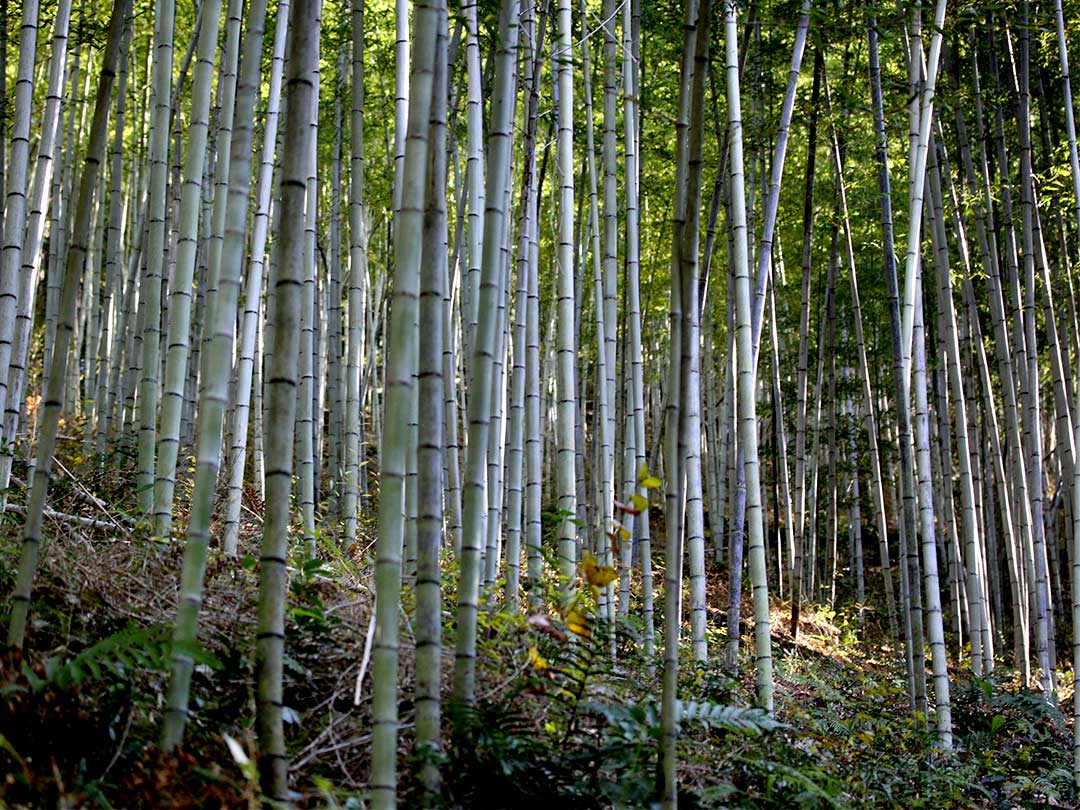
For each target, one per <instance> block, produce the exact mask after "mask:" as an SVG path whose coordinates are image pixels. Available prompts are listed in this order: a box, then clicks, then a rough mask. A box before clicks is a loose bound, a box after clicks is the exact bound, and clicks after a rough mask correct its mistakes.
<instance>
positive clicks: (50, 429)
mask: <svg viewBox="0 0 1080 810" xmlns="http://www.w3.org/2000/svg"><path fill="white" fill-rule="evenodd" d="M129 7H130V2H129V0H120V2H119V3H117V5H115V6H114V7H113V12H112V17H111V18H110V20H109V29H108V37H107V40H106V45H105V51H104V56H103V58H102V63H101V73H100V79H99V82H98V89H97V98H96V100H95V103H94V118H93V122H92V124H91V127H90V134H89V138H88V141H87V147H86V157H85V158H84V167H83V171H82V175H81V178H80V181H79V195H78V198H77V203H76V205H75V207H74V208H73V209H72V210H73V214H72V223H71V228H70V231H69V232H70V234H71V244H70V246H69V249H68V255H67V263H66V266H65V268H64V278H63V281H62V285H61V296H60V301H59V304H60V306H59V311H58V313H57V314H58V321H57V331H56V345H55V346H54V348H53V353H52V358H51V360H52V362H51V363H50V365H49V372H48V378H47V380H46V383H45V397H44V409H43V412H42V419H41V426H40V434H39V439H38V449H37V463H36V465H35V467H34V472H33V476H34V477H33V482H32V484H31V487H30V498H29V501H28V506H27V509H28V513H27V517H26V523H25V525H24V528H23V539H22V553H21V556H20V559H19V571H18V577H17V580H16V584H15V591H14V594H13V595H12V597H11V598H12V608H11V617H10V619H9V621H8V638H7V640H8V645H9V646H13V647H21V646H22V643H23V640H24V637H25V635H26V620H27V615H28V613H29V610H30V592H31V588H32V587H33V584H34V574H35V572H36V570H37V563H38V557H39V554H40V550H41V530H42V520H43V517H44V512H45V500H46V496H47V495H48V488H49V482H50V480H51V477H52V457H53V451H54V450H55V448H56V439H57V434H58V429H59V421H60V411H61V409H62V408H63V404H64V385H65V381H66V377H67V364H68V349H69V348H70V346H71V335H72V332H73V330H74V321H75V314H76V313H75V305H76V301H77V294H78V288H79V280H80V277H81V275H82V273H83V268H84V262H85V259H86V244H87V240H88V239H89V235H90V217H91V213H92V211H93V201H94V194H95V191H96V189H97V182H98V174H99V170H100V166H101V162H102V160H103V158H104V156H105V147H106V145H107V141H108V125H109V106H110V98H111V94H112V85H113V80H114V79H115V77H116V64H117V62H118V60H119V58H120V51H121V40H122V33H123V29H124V22H125V20H126V18H127V14H128V9H129Z"/></svg>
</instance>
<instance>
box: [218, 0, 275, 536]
mask: <svg viewBox="0 0 1080 810" xmlns="http://www.w3.org/2000/svg"><path fill="white" fill-rule="evenodd" d="M288 19H289V0H280V2H279V3H278V7H277V22H276V24H275V28H274V55H273V59H272V61H271V63H270V65H271V66H270V89H269V92H268V94H267V96H266V110H265V112H264V113H263V121H264V124H263V135H262V137H263V143H262V159H261V161H260V163H259V180H258V191H257V193H256V201H257V202H256V210H255V217H254V220H253V227H252V233H251V256H250V258H249V259H248V263H247V281H246V284H245V287H244V314H243V323H242V327H241V338H240V357H239V361H238V362H237V364H236V403H235V405H234V408H233V426H232V447H231V448H230V453H229V491H228V501H227V504H226V509H225V537H224V540H223V541H222V548H223V549H224V551H225V553H226V554H235V553H236V548H237V543H238V540H239V534H240V503H241V497H242V494H243V484H244V466H245V464H244V462H245V459H246V457H247V435H248V420H249V418H250V414H251V408H250V402H251V385H252V376H253V371H254V366H255V339H256V335H257V327H258V325H259V314H260V312H261V304H260V300H261V298H262V282H263V274H264V273H265V269H266V238H267V233H268V231H269V227H270V197H271V192H272V191H273V185H274V147H275V145H276V143H277V131H278V120H279V117H280V112H281V77H282V72H283V70H284V65H285V35H286V32H287V30H288V29H287V28H286V24H287V23H288Z"/></svg>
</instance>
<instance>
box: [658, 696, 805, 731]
mask: <svg viewBox="0 0 1080 810" xmlns="http://www.w3.org/2000/svg"><path fill="white" fill-rule="evenodd" d="M678 713H679V721H680V722H682V723H686V722H691V723H700V724H702V725H703V726H705V727H706V728H724V729H727V730H728V731H735V732H738V733H740V734H754V735H757V734H763V733H764V732H767V731H775V730H776V729H780V728H786V726H785V725H784V723H781V722H780V721H779V720H777V719H776V718H775V717H773V716H772V715H770V714H769V713H768V712H766V711H765V710H764V709H757V708H750V707H746V706H724V705H722V704H719V703H710V702H708V701H705V700H691V701H689V702H684V701H679V703H678Z"/></svg>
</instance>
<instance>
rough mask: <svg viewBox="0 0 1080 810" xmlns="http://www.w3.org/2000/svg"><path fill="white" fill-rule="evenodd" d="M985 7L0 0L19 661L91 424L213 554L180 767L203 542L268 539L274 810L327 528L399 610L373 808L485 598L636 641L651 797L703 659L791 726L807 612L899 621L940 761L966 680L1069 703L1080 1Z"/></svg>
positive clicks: (1, 472) (188, 557)
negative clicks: (999, 678) (787, 658)
mask: <svg viewBox="0 0 1080 810" xmlns="http://www.w3.org/2000/svg"><path fill="white" fill-rule="evenodd" d="M983 5H984V4H979V3H976V4H974V5H971V4H969V5H967V6H960V5H952V4H948V3H947V1H946V0H935V2H934V3H927V4H925V5H923V4H922V3H920V2H914V3H907V4H899V5H898V6H897V7H893V6H888V5H884V6H881V7H877V6H874V5H870V4H837V3H832V2H825V0H764V1H763V2H757V1H756V0H754V1H753V2H748V3H735V2H733V1H732V0H723V2H720V1H719V0H684V2H683V3H682V4H677V3H672V2H662V3H658V4H647V3H642V2H640V0H582V1H581V2H580V3H573V2H571V0H540V2H537V3H535V4H534V3H531V2H526V0H498V1H496V0H485V2H484V3H477V2H473V0H464V2H463V3H462V4H461V5H460V6H454V7H448V6H447V4H446V3H445V2H444V0H414V2H412V3H410V2H408V1H407V0H395V3H390V2H388V0H386V1H385V2H384V0H326V1H325V2H320V0H279V2H277V3H268V2H267V0H248V2H246V3H243V2H241V0H196V2H195V3H194V4H192V3H191V2H188V0H183V2H180V3H177V2H176V1H175V0H159V1H158V2H155V3H152V4H147V3H145V2H142V0H117V2H115V3H114V4H100V3H95V2H93V0H89V1H88V0H79V2H78V3H77V4H76V5H73V3H72V0H56V2H55V3H52V2H50V3H41V2H40V0H23V2H22V3H21V4H20V5H19V8H18V11H17V12H16V11H15V10H14V7H13V6H12V7H11V11H10V14H11V17H10V19H7V18H5V20H4V23H3V24H2V25H0V32H2V38H0V64H2V66H3V69H2V70H0V74H2V75H3V76H4V78H5V82H4V84H3V86H2V87H0V92H2V94H3V99H2V103H0V115H2V116H3V121H2V126H3V132H4V138H5V144H6V149H4V150H0V153H2V154H0V157H2V160H3V162H2V164H0V170H2V173H0V183H2V187H3V193H4V200H5V203H4V207H3V225H2V233H3V242H2V252H0V410H2V411H3V420H2V424H0V431H2V432H0V437H2V443H0V490H2V493H3V495H2V497H4V499H5V500H4V504H5V508H6V509H8V510H11V511H14V512H16V513H18V514H19V515H20V526H21V528H20V530H19V537H18V540H17V542H18V543H19V548H20V554H21V557H20V563H19V568H18V574H17V585H16V587H15V590H14V592H13V593H12V594H10V598H9V603H8V604H9V617H8V624H7V639H8V643H9V645H12V646H15V647H20V646H22V645H23V644H24V640H25V638H26V637H27V634H29V633H33V627H34V625H33V622H32V613H31V605H32V601H31V599H32V593H33V588H34V579H35V571H36V569H37V567H38V562H39V558H40V556H41V547H42V544H43V543H45V542H47V541H48V540H49V537H48V534H49V533H48V532H47V531H46V530H45V527H46V525H48V526H55V525H59V526H64V525H68V524H70V525H72V526H74V527H76V528H77V525H78V521H79V520H80V518H77V517H74V516H65V515H64V514H62V513H59V512H56V511H54V510H53V509H52V508H51V506H50V483H51V481H52V480H53V478H54V476H55V475H56V474H57V469H56V465H55V464H54V455H55V453H56V448H57V443H58V440H61V439H65V438H71V437H72V435H73V434H74V435H75V438H76V439H77V440H79V441H81V442H83V443H84V445H85V448H86V450H85V452H86V454H88V455H90V454H93V455H94V456H95V458H96V459H97V462H98V463H99V464H101V465H104V466H106V467H108V466H109V465H113V464H117V465H121V464H123V463H126V464H130V465H133V467H134V480H133V481H132V486H133V487H134V490H135V492H136V498H137V502H138V512H139V514H138V515H137V517H138V518H139V521H140V526H141V528H140V529H139V531H144V532H146V533H147V534H148V536H149V537H151V538H153V539H154V540H155V541H157V542H161V543H166V542H176V543H179V544H182V548H183V566H182V571H181V572H180V573H179V582H178V590H177V604H176V613H175V625H174V631H173V639H172V645H171V670H170V674H169V687H168V695H167V701H166V705H165V706H164V707H162V720H161V723H162V729H161V741H162V746H163V747H164V748H166V749H169V750H171V749H173V748H175V747H177V746H180V745H182V744H183V740H184V735H185V728H186V726H187V724H188V721H189V718H190V717H191V714H192V712H193V711H195V709H194V708H193V706H194V696H193V694H192V673H193V669H194V667H195V663H196V658H197V656H196V655H195V650H196V648H197V646H198V638H199V612H200V606H201V604H202V600H203V584H204V575H205V569H206V565H207V559H208V554H209V553H210V550H211V549H219V550H220V551H223V552H224V553H225V554H227V555H232V556H233V557H235V558H236V560H237V564H239V558H240V557H241V556H242V555H245V554H251V555H254V556H255V557H256V558H257V560H258V570H259V613H258V629H257V638H256V640H255V651H256V652H255V657H256V678H257V684H256V688H255V728H256V734H257V745H258V751H259V774H260V780H261V787H262V791H263V793H264V795H265V796H266V797H267V798H268V800H271V801H279V802H288V801H290V796H291V794H290V786H289V753H290V750H289V745H288V739H287V735H286V732H285V727H284V719H283V706H284V705H286V704H285V696H284V695H283V686H282V684H283V675H282V670H283V661H284V658H285V655H286V651H285V611H284V600H285V593H286V589H287V586H288V582H289V579H290V576H291V575H292V574H293V572H295V570H296V566H297V565H299V564H301V563H302V561H303V560H305V559H309V558H312V557H317V556H318V555H320V554H321V553H323V550H324V549H325V548H327V547H328V546H327V544H332V545H333V546H336V547H340V548H349V549H353V548H356V549H359V551H358V552H357V553H359V554H361V555H362V556H363V558H364V559H365V565H367V566H368V570H369V572H370V578H371V583H372V585H371V587H372V588H373V592H374V595H375V599H374V604H375V607H374V614H373V619H372V627H371V630H370V638H369V639H368V640H367V642H368V644H369V645H370V649H371V657H370V678H371V681H370V684H371V733H372V737H371V744H370V751H371V753H370V763H371V768H370V773H368V774H363V775H360V776H361V777H362V778H363V779H364V780H366V784H367V785H368V788H369V791H370V797H371V802H372V805H373V806H375V807H380V808H385V807H393V806H395V805H396V802H397V801H398V788H399V779H400V775H399V770H400V768H402V767H412V764H411V763H412V762H413V760H408V762H409V763H410V764H409V765H408V766H405V765H404V764H403V763H404V762H405V761H406V760H405V759H404V758H403V757H400V756H399V749H400V750H406V749H409V750H413V749H414V748H415V750H416V751H419V752H422V751H427V752H429V753H430V752H434V753H435V754H437V753H438V752H439V751H440V750H441V747H442V745H443V734H444V733H445V725H446V723H445V720H444V718H443V711H442V702H443V700H444V699H445V700H453V701H456V702H460V703H462V704H464V705H471V704H472V703H473V702H475V701H476V699H477V689H478V674H477V637H478V633H479V632H482V618H483V613H484V612H485V611H488V610H490V609H492V607H493V606H502V607H505V608H507V609H509V610H512V611H514V612H518V613H525V614H528V615H530V616H536V617H542V616H543V615H544V614H545V612H548V613H560V614H561V615H562V616H564V617H573V616H578V618H579V619H581V621H586V620H587V621H588V622H589V623H590V626H592V627H594V628H595V629H596V630H597V632H603V633H607V634H608V637H609V638H610V654H611V655H612V656H614V655H616V654H617V645H616V642H615V635H616V633H615V629H614V628H617V627H620V626H625V627H631V628H633V629H634V631H635V634H634V639H635V641H634V644H635V645H637V646H638V647H639V648H640V650H641V651H642V652H643V654H644V655H645V656H646V658H647V660H649V661H650V662H652V661H655V666H656V667H657V668H658V669H659V670H660V671H661V673H662V683H663V694H662V729H663V734H662V738H661V740H660V747H661V751H660V755H661V761H662V785H663V789H662V797H663V801H664V806H665V807H674V806H675V805H676V802H677V795H678V794H677V780H676V768H677V758H676V741H677V737H678V730H679V708H678V707H679V704H678V702H677V700H678V695H677V683H678V679H677V674H678V669H679V666H680V663H681V662H686V661H687V660H696V661H705V660H719V661H723V662H724V665H725V666H726V667H728V668H730V669H731V670H732V671H750V670H751V669H752V672H753V678H754V684H755V690H756V695H757V700H758V702H759V704H760V706H761V707H762V708H763V709H765V710H767V711H769V712H771V711H773V682H774V678H773V659H772V652H771V647H772V636H773V629H774V628H773V627H772V623H773V622H774V621H776V620H778V619H779V620H780V621H783V622H784V623H785V624H786V623H790V625H791V630H792V633H793V634H796V633H797V632H798V629H799V621H800V611H801V609H802V607H803V606H804V605H807V604H826V605H830V606H833V605H837V604H838V603H840V602H845V603H852V604H855V605H857V609H858V617H859V622H860V625H862V626H865V625H869V624H878V625H880V626H882V627H885V628H887V630H886V631H885V633H886V635H887V637H888V638H890V639H891V640H892V645H891V646H890V648H889V649H890V654H891V655H893V657H894V658H895V666H896V668H897V672H898V673H900V676H901V677H903V678H906V681H907V684H908V691H909V696H910V709H911V711H912V712H913V713H914V712H918V713H921V715H922V716H924V717H926V718H928V722H929V723H931V724H934V726H935V728H936V731H937V735H938V742H939V745H940V747H941V749H942V750H943V751H946V752H947V751H948V750H949V749H950V746H951V745H952V726H951V715H950V685H951V684H950V669H949V668H950V666H951V667H954V668H955V667H959V668H961V669H963V670H970V671H971V672H973V673H974V674H975V675H977V676H980V677H986V678H989V677H992V676H994V674H995V673H996V672H999V671H1000V672H1005V671H1008V672H1015V673H1016V674H1017V676H1018V677H1019V679H1020V680H1021V682H1023V683H1026V684H1037V685H1038V688H1040V689H1041V690H1042V692H1043V694H1044V695H1045V698H1046V699H1047V700H1050V701H1056V700H1058V699H1059V695H1061V694H1062V693H1066V694H1069V693H1072V694H1076V692H1075V690H1074V689H1073V679H1074V676H1075V672H1076V671H1077V670H1078V669H1080V637H1078V636H1076V635H1075V633H1074V628H1075V627H1076V626H1077V624H1078V623H1080V546H1078V545H1077V543H1078V542H1080V478H1078V477H1077V476H1080V467H1078V466H1077V465H1076V452H1077V442H1078V441H1080V434H1078V433H1077V430H1080V422H1078V421H1077V420H1078V419H1080V412H1078V409H1080V383H1078V380H1077V379H1075V378H1076V376H1077V373H1078V371H1077V363H1078V361H1080V327H1078V316H1077V304H1076V295H1075V292H1074V284H1073V275H1074V272H1073V267H1074V264H1075V262H1076V261H1077V260H1078V259H1080V255H1078V249H1080V248H1078V245H1080V163H1078V157H1077V141H1076V125H1075V119H1074V108H1073V97H1072V89H1071V83H1070V73H1069V47H1070V45H1072V46H1076V45H1077V39H1078V38H1080V6H1078V5H1077V4H1076V3H1074V2H1072V0H1068V1H1066V0H1040V2H1032V0H1010V2H1008V3H1006V4H1005V5H1001V4H993V5H990V4H985V7H983ZM8 9H9V6H8V4H7V3H6V2H5V3H3V4H2V5H0V14H3V15H6V14H8V13H9V11H8ZM16 16H17V17H18V23H17V24H16V22H15V19H16ZM15 32H17V34H16V33H15ZM9 35H10V36H11V41H10V42H9V41H8V36H9ZM16 40H17V41H16ZM46 516H49V517H50V520H49V521H48V523H46V521H45V518H46ZM82 520H85V519H82ZM253 520H256V521H257V525H258V526H259V530H258V532H257V536H256V537H255V539H254V540H251V539H250V536H249V535H245V534H243V533H242V532H241V528H242V526H244V525H247V524H251V523H252V522H253ZM65 521H67V523H65ZM13 542H15V541H13ZM369 543H371V545H369ZM252 544H254V545H252ZM707 575H715V576H719V577H720V578H722V579H723V580H724V581H725V582H726V585H725V587H724V588H722V589H721V591H719V593H721V594H722V596H721V597H717V596H716V595H715V594H716V592H715V591H714V592H713V593H710V592H709V590H708V589H707V587H706V584H707ZM715 576H714V578H715ZM545 583H546V586H545ZM583 583H584V584H585V585H588V586H590V588H591V590H588V589H586V590H582V584H583ZM582 593H594V594H595V597H594V598H593V597H590V599H589V600H585V601H584V602H583V601H582V599H581V596H580V595H581V594H582ZM403 594H408V600H409V601H410V603H411V604H413V608H412V610H411V612H410V613H409V614H408V615H406V614H405V613H404V612H403ZM448 600H449V603H451V604H453V605H455V606H456V608H455V610H454V611H453V612H452V614H450V613H447V612H446V611H444V604H446V603H448ZM590 600H591V601H590ZM770 600H771V601H770ZM684 602H685V604H684ZM778 605H779V606H780V607H781V610H782V612H778V611H777V606H778ZM586 613H587V614H588V615H585V614H586ZM578 614H581V615H580V616H579V615H578ZM1070 640H1072V641H1071V643H1072V644H1073V649H1072V655H1071V656H1070V655H1069V653H1068V644H1069V643H1070ZM406 648H408V650H407V651H408V654H409V655H414V656H415V659H416V666H415V669H416V677H415V679H414V680H413V681H412V682H411V683H409V684H407V685H406V684H404V683H403V682H401V681H400V677H399V673H400V666H399V664H400V661H399V658H400V656H401V655H402V654H403V651H405V650H406ZM444 649H445V650H446V653H447V654H446V655H444ZM451 651H452V656H451V655H450V652H451ZM444 681H445V682H446V683H448V684H451V685H450V686H449V687H448V688H444V687H443V683H444ZM407 698H409V699H411V701H412V703H411V704H410V705H411V709H410V711H411V713H412V715H411V718H410V721H409V723H408V724H407V726H408V728H406V727H405V726H404V725H403V720H402V716H401V708H400V707H401V706H402V705H403V703H402V701H403V700H406V699H407ZM1076 701H1077V702H1076V709H1075V715H1076V716H1077V717H1080V695H1078V696H1077V698H1076ZM1078 727H1080V725H1078ZM416 762H418V763H419V764H418V765H416V767H417V768H419V773H418V778H419V780H420V782H421V784H422V785H423V786H424V789H425V790H427V791H430V792H431V793H433V794H434V793H438V791H439V768H438V762H439V760H438V757H437V756H427V757H420V758H418V759H417V760H416ZM1075 763H1076V776H1077V778H1078V779H1080V741H1078V743H1077V747H1076V748H1075Z"/></svg>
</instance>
